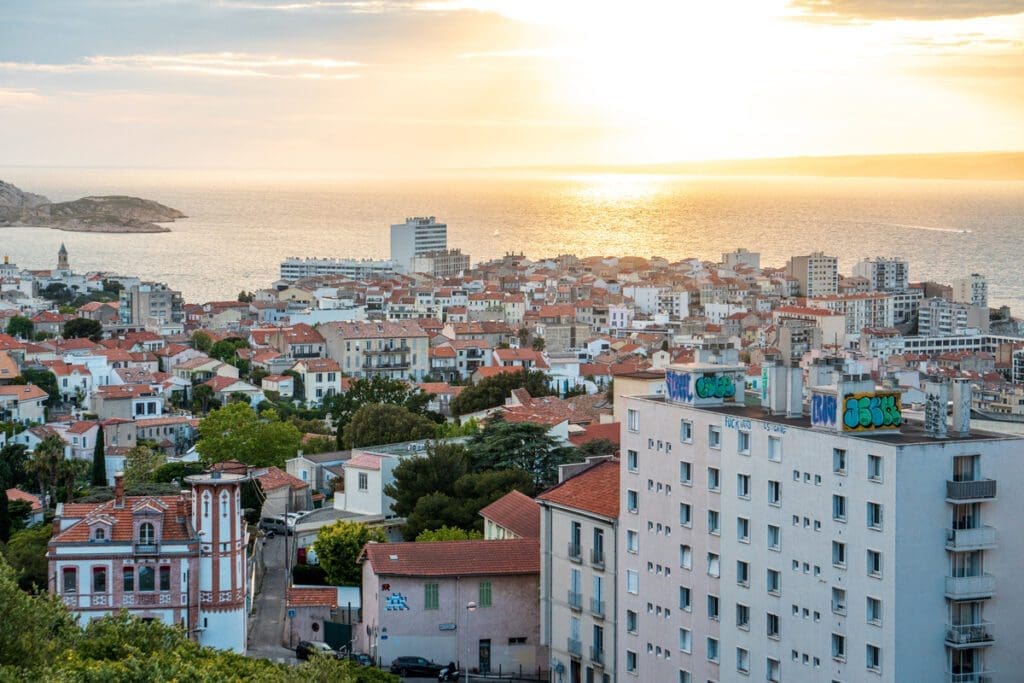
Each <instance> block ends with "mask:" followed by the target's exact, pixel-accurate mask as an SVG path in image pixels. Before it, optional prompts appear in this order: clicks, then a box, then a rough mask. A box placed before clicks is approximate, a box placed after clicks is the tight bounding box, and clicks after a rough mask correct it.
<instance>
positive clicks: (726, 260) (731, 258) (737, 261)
mask: <svg viewBox="0 0 1024 683" xmlns="http://www.w3.org/2000/svg"><path fill="white" fill-rule="evenodd" d="M722 265H723V266H725V267H726V268H729V269H730V270H733V269H735V268H736V266H746V267H747V268H753V269H754V270H761V254H760V253H758V252H756V251H748V250H746V249H744V248H743V247H740V248H739V249H737V250H736V251H731V252H728V253H723V254H722Z"/></svg>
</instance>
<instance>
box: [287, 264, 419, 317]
mask: <svg viewBox="0 0 1024 683" xmlns="http://www.w3.org/2000/svg"><path fill="white" fill-rule="evenodd" d="M399 272H401V267H400V266H399V264H398V263H397V262H395V261H374V260H371V259H334V258H298V257H294V256H292V257H289V258H286V259H285V260H284V261H281V279H282V280H300V279H302V278H306V277H316V276H318V275H341V276H342V277H345V278H348V279H350V280H369V279H373V278H380V277H390V276H392V275H394V274H395V273H399ZM324 308H326V307H324Z"/></svg>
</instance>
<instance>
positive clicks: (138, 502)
mask: <svg viewBox="0 0 1024 683" xmlns="http://www.w3.org/2000/svg"><path fill="white" fill-rule="evenodd" d="M179 502H183V501H182V499H181V498H179V497H178V496H126V497H125V503H124V507H121V508H115V507H114V501H113V500H108V501H107V502H105V503H78V504H74V505H65V506H64V507H63V518H64V519H78V520H79V521H77V522H74V523H73V524H72V525H71V526H69V527H68V528H67V529H65V530H64V531H62V532H60V533H58V534H56V535H55V536H54V537H53V540H51V541H50V543H51V544H53V543H63V542H68V543H81V542H85V541H88V540H89V525H88V524H87V523H86V522H88V521H92V520H93V519H95V518H97V517H103V518H108V519H112V520H113V526H112V528H111V531H110V535H109V536H108V538H109V539H110V540H111V541H114V542H122V543H123V542H127V541H131V540H132V538H133V536H132V534H133V528H132V527H133V525H132V518H133V516H134V512H135V510H140V509H142V508H145V507H149V508H151V509H154V510H158V511H159V512H160V514H161V517H162V519H163V524H162V532H161V538H162V540H163V541H164V542H167V541H187V540H189V533H188V528H187V527H186V523H185V521H184V520H185V519H187V517H188V515H187V514H185V515H184V516H183V517H182V521H180V522H179V521H178V503H179Z"/></svg>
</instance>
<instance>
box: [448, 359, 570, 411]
mask: <svg viewBox="0 0 1024 683" xmlns="http://www.w3.org/2000/svg"><path fill="white" fill-rule="evenodd" d="M513 389H526V390H527V391H528V392H530V395H531V396H534V397H540V396H550V395H552V394H553V393H555V392H554V391H552V390H551V388H550V387H549V386H548V376H547V375H545V374H544V373H543V372H541V371H540V370H515V371H513V372H500V373H498V374H497V375H494V376H493V377H488V378H487V379H484V380H481V381H480V382H478V383H477V384H474V385H473V386H468V387H466V388H465V389H463V390H462V392H461V393H460V394H459V395H458V396H456V397H455V398H453V399H452V402H451V410H452V413H453V414H455V415H466V414H467V413H475V412H477V411H480V410H486V409H488V408H495V407H497V406H500V405H503V404H504V403H505V399H506V398H508V396H509V394H510V393H511V392H512V390H513Z"/></svg>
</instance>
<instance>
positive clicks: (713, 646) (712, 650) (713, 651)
mask: <svg viewBox="0 0 1024 683" xmlns="http://www.w3.org/2000/svg"><path fill="white" fill-rule="evenodd" d="M707 651H708V661H709V662H717V661H718V640H717V639H715V638H708V642H707Z"/></svg>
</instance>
